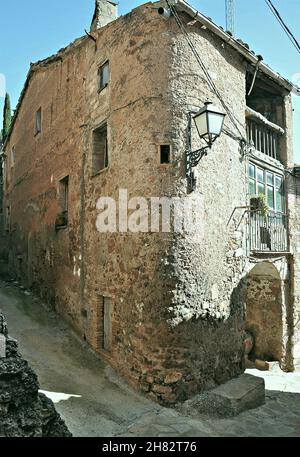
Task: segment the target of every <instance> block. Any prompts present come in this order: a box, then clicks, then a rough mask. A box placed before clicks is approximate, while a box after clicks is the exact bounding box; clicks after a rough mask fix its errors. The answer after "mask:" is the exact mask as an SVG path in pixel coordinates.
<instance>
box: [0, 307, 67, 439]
mask: <svg viewBox="0 0 300 457" xmlns="http://www.w3.org/2000/svg"><path fill="white" fill-rule="evenodd" d="M38 389H39V383H38V379H37V376H36V375H35V373H34V372H33V371H32V369H31V368H30V367H29V365H28V363H27V362H26V361H25V360H24V359H23V358H22V357H21V355H20V353H19V351H18V345H17V342H16V341H15V340H13V339H11V338H10V337H9V336H8V332H7V326H6V323H5V320H4V318H3V315H2V314H1V313H0V437H69V436H71V433H70V432H69V431H68V429H67V427H66V425H65V423H64V421H63V420H62V419H61V418H60V417H59V415H58V413H57V412H56V410H55V408H54V405H53V403H52V402H51V401H50V400H49V399H48V398H47V397H45V395H43V394H40V393H39V392H38Z"/></svg>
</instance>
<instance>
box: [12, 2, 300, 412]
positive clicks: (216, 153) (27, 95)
mask: <svg viewBox="0 0 300 457" xmlns="http://www.w3.org/2000/svg"><path fill="white" fill-rule="evenodd" d="M164 4H165V3H164V2H157V3H155V4H153V3H147V4H145V5H143V6H141V7H139V8H136V9H135V10H133V11H132V12H131V13H130V14H128V15H126V16H124V17H120V18H119V19H117V20H116V21H113V22H111V23H109V24H108V25H106V26H105V27H102V28H100V29H99V30H95V31H94V32H93V33H92V37H93V38H94V39H93V38H91V37H83V38H80V39H78V40H76V41H75V42H74V43H73V44H72V45H70V46H69V47H67V48H66V49H64V50H61V51H60V52H59V53H58V54H57V55H55V56H53V57H50V58H49V59H46V60H44V61H42V62H38V63H36V64H33V65H32V66H31V68H30V72H29V75H28V78H27V83H26V86H25V89H24V91H23V94H22V96H21V100H20V104H19V107H18V111H17V116H16V117H15V120H14V125H13V129H12V131H11V134H10V137H9V139H8V141H7V142H6V145H5V149H6V151H7V154H8V159H7V162H6V170H7V174H6V202H7V203H6V204H7V205H10V207H11V220H10V227H11V231H10V243H11V244H10V267H11V270H12V271H14V272H17V274H18V276H19V278H20V279H22V281H24V282H25V283H26V286H27V287H32V288H34V289H37V290H38V291H39V293H40V294H41V295H42V297H43V298H44V299H45V300H46V301H47V302H48V303H50V304H51V305H52V306H53V307H54V308H55V309H56V310H57V312H59V313H60V314H61V315H62V316H63V317H64V318H66V319H67V320H68V321H69V322H71V324H72V325H73V326H74V328H75V329H76V330H77V331H78V333H79V334H80V335H81V336H82V337H83V338H85V339H86V340H87V341H88V342H89V343H90V344H91V346H92V347H93V348H94V349H96V350H97V351H98V352H99V353H100V354H101V355H102V356H103V357H104V358H106V359H107V360H108V361H109V362H110V363H111V364H112V365H113V366H114V367H116V368H117V369H118V370H119V371H120V372H121V373H123V374H124V376H125V377H126V378H127V379H128V380H129V381H130V382H131V383H132V384H133V385H135V386H138V387H139V388H140V389H142V390H143V391H145V392H147V393H148V394H149V395H150V396H152V397H153V398H155V399H158V400H159V401H161V402H166V403H173V402H175V401H176V400H184V399H185V398H187V397H189V396H191V395H192V394H193V393H195V392H198V391H201V390H204V389H208V388H211V387H213V386H214V385H216V384H221V383H222V382H225V381H227V380H228V379H230V378H232V377H234V376H237V375H239V374H240V373H242V372H243V370H244V357H243V355H244V348H243V339H244V330H245V309H244V302H245V288H246V286H247V274H248V273H249V272H250V271H251V269H252V268H253V267H254V266H255V265H256V264H257V263H260V262H261V261H262V260H265V261H268V262H273V263H275V265H276V267H278V268H279V271H280V278H281V285H282V287H283V289H282V294H283V295H284V294H285V295H286V298H285V299H284V301H283V303H282V306H283V308H284V310H286V309H287V311H284V310H283V312H282V315H283V334H284V335H290V334H291V333H290V329H289V328H288V325H290V324H287V319H286V318H285V316H286V315H287V314H288V315H289V316H290V314H291V307H294V306H296V299H295V300H294V299H293V298H292V297H291V295H290V294H289V287H290V280H291V277H290V276H289V273H288V271H289V269H290V265H291V262H292V260H291V259H292V257H291V255H290V254H289V253H288V254H286V253H284V254H282V255H280V256H279V255H278V254H277V253H275V254H273V255H269V254H268V255H262V256H253V255H250V250H249V246H248V225H249V217H248V213H247V212H246V214H244V213H245V209H243V208H244V207H245V206H246V205H248V204H249V195H248V190H247V188H248V183H247V172H246V167H247V163H248V160H249V155H248V153H247V152H248V150H249V148H248V147H245V146H244V147H242V145H241V144H240V142H239V141H236V139H234V138H232V137H231V136H229V135H221V137H220V138H219V139H218V140H217V142H216V143H215V144H214V146H213V149H212V151H211V152H209V154H208V156H207V157H205V158H203V160H202V161H201V162H200V164H199V165H198V167H197V169H196V175H197V182H198V185H197V189H196V192H194V193H191V194H188V193H187V181H186V175H185V166H186V164H185V157H186V151H187V149H188V144H189V135H188V121H189V113H190V112H191V110H194V109H195V108H198V109H199V108H200V107H202V105H203V103H204V102H205V101H206V100H207V99H208V98H209V99H213V101H214V102H215V103H216V104H218V103H219V100H218V98H217V97H216V96H215V95H214V94H213V93H212V91H211V87H210V86H209V84H208V82H207V79H206V78H205V77H204V74H203V73H202V72H201V69H200V68H199V65H198V63H197V61H196V59H195V56H194V54H193V52H192V50H191V48H190V46H189V44H188V43H187V40H186V37H185V35H184V34H183V33H181V31H180V30H179V28H178V25H177V24H176V21H175V19H174V17H171V18H170V19H169V20H167V21H166V20H164V19H162V17H161V16H159V15H158V13H157V8H158V6H160V5H164ZM176 5H177V6H176V8H177V9H178V11H179V13H180V17H181V18H182V20H183V22H184V23H185V24H187V22H189V21H191V16H190V15H189V14H188V9H187V8H186V5H185V3H184V2H179V3H177V4H176ZM205 21H206V22H205ZM215 28H216V27H215V26H214V25H212V23H210V22H209V21H208V20H207V19H205V18H204V17H202V16H201V17H200V16H199V20H198V21H196V22H195V23H194V25H192V26H189V28H188V35H189V37H190V39H191V40H192V42H193V44H194V47H195V49H196V50H197V51H198V52H199V53H200V54H201V56H202V58H203V61H204V64H205V66H206V67H207V69H208V71H209V72H210V74H211V77H212V78H213V80H214V82H215V84H216V86H217V88H218V91H219V92H220V93H222V97H223V99H224V101H225V102H226V104H227V105H228V106H229V108H230V110H231V112H232V113H233V115H234V117H235V119H236V122H237V124H238V125H239V129H240V130H241V132H242V133H243V136H244V137H246V118H245V110H246V105H247V102H248V100H247V97H246V92H247V89H249V80H250V83H251V80H252V78H253V73H254V71H253V67H254V65H253V59H254V60H256V58H254V57H253V54H251V53H249V51H248V49H247V48H246V47H245V46H244V45H241V44H239V43H238V42H236V41H235V40H233V39H231V38H230V37H229V36H228V35H226V34H223V35H224V37H225V38H226V37H227V38H226V39H225V38H224V37H223V35H222V33H223V32H222V31H221V30H220V29H218V30H219V35H218V34H217V33H215ZM94 40H95V41H94ZM107 61H109V68H110V80H109V84H108V85H107V86H106V87H105V88H104V89H103V90H98V71H99V68H100V67H101V66H102V65H103V64H104V63H105V62H107ZM258 81H259V84H264V85H266V86H267V87H269V86H270V87H271V89H272V90H271V92H272V91H275V92H276V93H277V95H278V97H277V98H278V100H277V105H276V108H274V107H272V109H274V110H275V111H276V113H277V118H276V123H277V124H278V125H280V126H281V127H282V128H283V129H285V135H284V137H283V139H282V140H281V149H280V154H281V157H280V160H281V163H282V164H281V165H280V162H278V161H276V164H277V165H278V163H279V166H281V167H282V169H284V167H289V166H292V150H291V138H292V136H291V135H292V134H291V102H290V95H289V92H290V90H291V85H290V84H289V83H288V82H287V81H285V80H284V79H283V78H281V77H279V76H276V75H275V73H273V72H272V71H271V70H270V69H268V67H266V66H262V67H261V71H260V72H259V77H258ZM257 94H259V91H257ZM252 101H253V106H251V108H256V109H257V110H258V109H259V106H258V104H257V100H255V98H254V97H253V98H252ZM40 108H41V109H42V131H41V132H39V133H36V134H35V129H34V116H35V113H36V112H37V111H38V110H39V109H40ZM103 122H107V129H108V145H109V155H110V158H109V159H110V160H109V162H110V164H109V167H108V168H106V169H104V170H102V171H101V172H100V173H98V174H96V175H94V174H93V169H92V149H93V131H94V130H95V129H97V128H98V127H99V126H101V125H102V124H103ZM226 126H227V128H228V129H231V130H232V129H233V126H232V125H231V123H230V121H229V119H227V120H226ZM196 138H197V137H196V134H195V132H194V131H193V130H192V144H193V147H195V148H196V147H197V146H199V142H198V141H197V139H196ZM164 144H169V145H171V151H172V154H171V163H170V164H160V161H159V146H160V145H164ZM13 146H15V150H16V162H15V164H14V166H13V167H12V164H11V162H10V157H9V151H11V149H12V147H13ZM248 146H249V145H248ZM257 160H259V154H258V157H257ZM273 162H274V160H273ZM271 163H272V160H271ZM276 164H275V165H276ZM273 165H274V163H273ZM66 176H69V208H68V225H67V226H66V227H64V228H63V229H61V230H56V228H55V221H56V218H57V214H58V213H59V212H60V203H59V198H60V197H59V182H60V181H61V180H62V179H63V178H65V177H66ZM120 189H127V192H128V198H131V197H139V196H143V197H146V198H150V197H153V196H155V197H162V196H166V197H185V198H187V199H189V200H193V199H195V198H196V197H199V196H200V197H201V199H202V208H201V209H200V211H201V217H202V219H203V224H202V230H201V232H199V233H198V234H197V235H193V236H189V235H188V234H180V233H162V232H159V233H120V232H119V233H99V232H98V231H97V229H96V220H97V215H98V210H97V208H96V204H97V200H98V198H99V197H100V196H108V197H113V198H114V199H115V200H116V201H118V198H119V190H120ZM278 257H280V259H278ZM295 294H296V292H295ZM297 294H298V292H297ZM106 299H107V300H109V303H110V306H111V317H110V322H111V328H112V335H111V347H110V348H109V350H104V349H103V339H104V335H103V333H104V316H103V310H104V306H103V304H104V303H105V300H106ZM292 300H294V302H293V303H292ZM297 300H298V298H297ZM294 303H295V304H294ZM297 306H299V305H297ZM289 322H290V321H289ZM286 338H288V339H289V338H290V336H289V337H286ZM281 344H282V346H283V349H282V354H283V355H282V360H283V362H282V366H287V365H288V366H290V365H291V364H292V363H291V360H292V358H293V355H292V344H290V340H289V343H288V344H285V342H283V341H282V342H281ZM286 353H288V355H287V356H286ZM287 359H288V360H289V363H288V364H287V363H286V362H284V361H285V360H287Z"/></svg>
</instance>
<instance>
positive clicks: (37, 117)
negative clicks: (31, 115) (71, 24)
mask: <svg viewBox="0 0 300 457" xmlns="http://www.w3.org/2000/svg"><path fill="white" fill-rule="evenodd" d="M41 131H42V108H40V109H38V110H37V112H36V113H35V134H38V133H40V132H41Z"/></svg>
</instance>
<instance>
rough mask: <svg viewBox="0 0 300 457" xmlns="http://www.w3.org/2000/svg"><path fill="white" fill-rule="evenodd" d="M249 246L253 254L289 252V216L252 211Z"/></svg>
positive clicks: (250, 215)
mask: <svg viewBox="0 0 300 457" xmlns="http://www.w3.org/2000/svg"><path fill="white" fill-rule="evenodd" d="M249 244H250V251H252V252H270V253H271V252H288V216H287V215H286V214H282V213H275V212H269V213H268V214H267V215H265V214H263V213H262V212H261V211H251V212H250V214H249Z"/></svg>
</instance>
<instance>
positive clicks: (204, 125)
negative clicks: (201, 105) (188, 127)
mask: <svg viewBox="0 0 300 457" xmlns="http://www.w3.org/2000/svg"><path fill="white" fill-rule="evenodd" d="M194 121H195V124H196V127H197V130H198V133H199V135H200V137H201V138H202V137H204V136H205V135H207V134H208V118H207V112H206V111H204V112H203V113H200V114H199V115H197V116H195V117H194Z"/></svg>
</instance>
